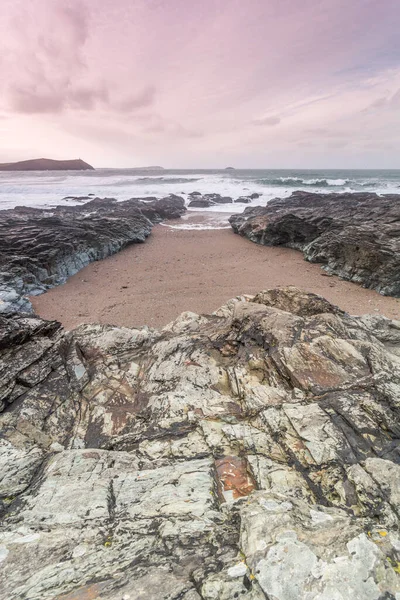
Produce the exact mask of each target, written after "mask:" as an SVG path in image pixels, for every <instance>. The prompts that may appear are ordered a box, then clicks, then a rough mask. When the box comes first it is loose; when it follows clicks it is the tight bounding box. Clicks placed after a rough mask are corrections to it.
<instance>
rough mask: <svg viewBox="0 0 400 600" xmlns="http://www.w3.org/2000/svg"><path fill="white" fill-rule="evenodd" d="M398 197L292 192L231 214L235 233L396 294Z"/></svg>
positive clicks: (399, 289)
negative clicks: (298, 252)
mask: <svg viewBox="0 0 400 600" xmlns="http://www.w3.org/2000/svg"><path fill="white" fill-rule="evenodd" d="M399 222H400V195H394V194H386V195H384V196H378V195H377V194H371V193H341V194H313V193H309V192H301V191H299V192H294V193H293V194H292V195H291V196H290V198H284V199H276V200H272V201H271V202H269V203H268V204H267V206H265V207H255V208H251V207H248V208H246V209H245V211H244V212H243V213H242V214H240V215H232V217H231V218H230V223H231V225H232V228H233V230H234V232H235V233H239V234H240V235H243V236H245V237H247V238H249V239H250V240H251V241H253V242H256V243H258V244H264V245H267V246H279V245H283V246H288V247H290V248H295V249H297V250H301V251H303V253H304V257H305V259H306V260H309V261H311V262H319V263H322V264H323V265H324V269H326V270H327V272H328V273H333V274H336V275H339V276H340V277H342V278H343V279H347V280H350V281H355V282H357V283H361V284H362V285H363V286H364V287H368V288H373V289H376V290H377V291H378V292H380V293H381V294H384V295H391V296H398V297H400V227H399Z"/></svg>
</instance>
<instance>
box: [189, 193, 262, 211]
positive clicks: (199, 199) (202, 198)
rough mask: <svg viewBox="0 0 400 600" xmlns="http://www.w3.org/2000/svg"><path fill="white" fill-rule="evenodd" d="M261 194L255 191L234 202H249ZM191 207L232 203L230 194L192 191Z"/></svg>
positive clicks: (190, 196)
mask: <svg viewBox="0 0 400 600" xmlns="http://www.w3.org/2000/svg"><path fill="white" fill-rule="evenodd" d="M259 197H260V194H257V193H253V194H251V195H250V196H241V197H240V198H238V199H237V200H235V201H234V202H241V203H243V204H249V203H250V202H251V201H252V200H254V199H256V198H259ZM189 200H190V201H189V205H188V206H189V208H209V207H210V206H215V205H216V204H232V202H233V200H232V198H231V197H230V196H221V194H201V193H200V192H191V193H190V194H189Z"/></svg>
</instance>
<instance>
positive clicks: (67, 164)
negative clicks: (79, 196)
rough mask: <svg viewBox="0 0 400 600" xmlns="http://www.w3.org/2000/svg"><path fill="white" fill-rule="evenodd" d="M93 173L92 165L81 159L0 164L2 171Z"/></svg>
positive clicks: (45, 159)
mask: <svg viewBox="0 0 400 600" xmlns="http://www.w3.org/2000/svg"><path fill="white" fill-rule="evenodd" d="M87 170H90V171H93V170H94V168H93V167H92V165H89V164H88V163H87V162H85V161H83V160H82V159H80V158H77V159H73V160H53V159H51V158H34V159H32V160H21V161H19V162H13V163H2V164H0V171H87Z"/></svg>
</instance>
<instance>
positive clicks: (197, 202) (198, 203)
mask: <svg viewBox="0 0 400 600" xmlns="http://www.w3.org/2000/svg"><path fill="white" fill-rule="evenodd" d="M214 205H215V202H214V201H213V200H209V199H208V198H204V197H201V198H197V197H196V198H194V200H191V201H190V202H189V204H188V206H189V208H209V207H210V206H214Z"/></svg>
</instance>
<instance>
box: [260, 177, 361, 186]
mask: <svg viewBox="0 0 400 600" xmlns="http://www.w3.org/2000/svg"><path fill="white" fill-rule="evenodd" d="M257 183H260V184H261V185H272V186H278V187H279V186H282V187H299V186H303V185H306V186H311V187H342V186H343V185H346V184H347V183H350V180H349V179H302V178H301V177H278V178H277V179H259V180H258V181H257Z"/></svg>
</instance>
